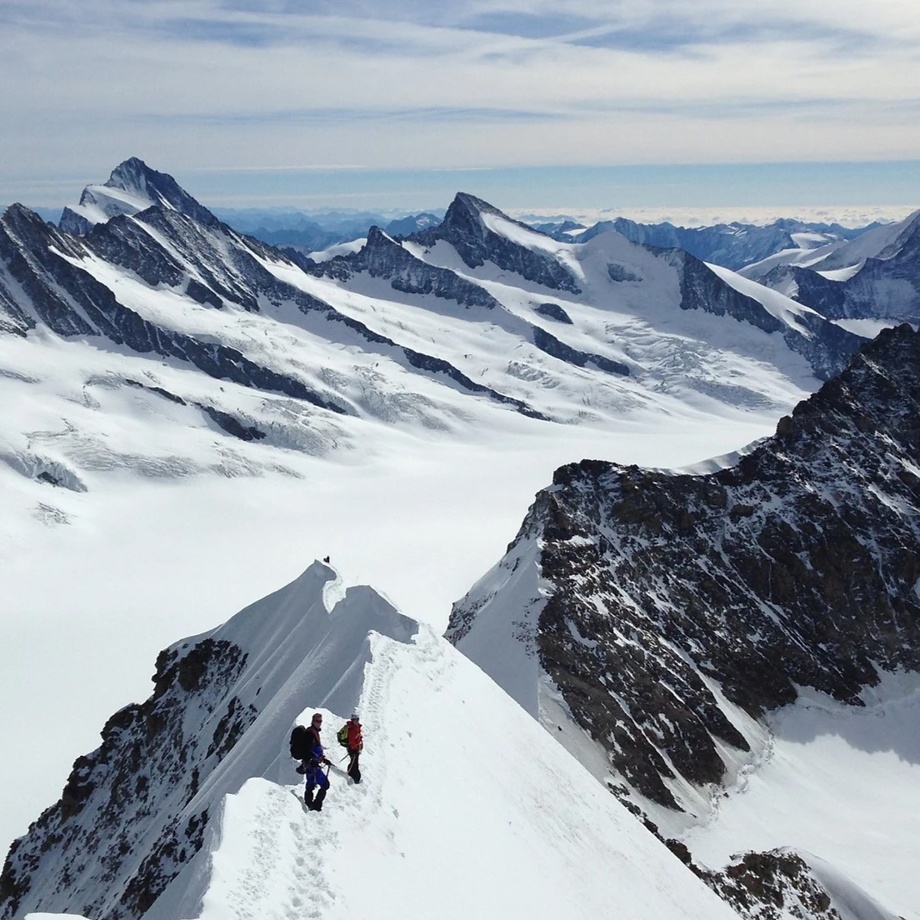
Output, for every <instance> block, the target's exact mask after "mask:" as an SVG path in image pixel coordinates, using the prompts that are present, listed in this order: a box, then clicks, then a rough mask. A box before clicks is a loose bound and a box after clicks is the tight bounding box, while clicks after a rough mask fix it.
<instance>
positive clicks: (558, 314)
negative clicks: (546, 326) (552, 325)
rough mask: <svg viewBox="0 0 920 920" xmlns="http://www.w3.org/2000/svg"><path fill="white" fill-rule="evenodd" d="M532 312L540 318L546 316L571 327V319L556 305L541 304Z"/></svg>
mask: <svg viewBox="0 0 920 920" xmlns="http://www.w3.org/2000/svg"><path fill="white" fill-rule="evenodd" d="M534 311H535V312H536V313H539V314H540V316H548V317H549V318H550V319H554V320H556V322H557V323H565V324H566V325H567V326H571V325H572V317H571V316H569V314H568V313H566V312H565V310H563V308H562V307H560V306H559V304H557V303H541V304H539V305H538V306H536V307H534Z"/></svg>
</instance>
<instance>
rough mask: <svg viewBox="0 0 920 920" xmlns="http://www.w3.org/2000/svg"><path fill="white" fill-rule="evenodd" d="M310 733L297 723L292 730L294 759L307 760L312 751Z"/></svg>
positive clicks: (292, 755) (292, 754)
mask: <svg viewBox="0 0 920 920" xmlns="http://www.w3.org/2000/svg"><path fill="white" fill-rule="evenodd" d="M312 747H313V746H312V745H311V744H310V733H309V732H308V731H307V730H306V729H305V728H304V727H303V726H302V725H295V726H294V731H292V732H291V757H293V758H294V760H306V759H307V758H308V757H309V756H310V753H311V751H312Z"/></svg>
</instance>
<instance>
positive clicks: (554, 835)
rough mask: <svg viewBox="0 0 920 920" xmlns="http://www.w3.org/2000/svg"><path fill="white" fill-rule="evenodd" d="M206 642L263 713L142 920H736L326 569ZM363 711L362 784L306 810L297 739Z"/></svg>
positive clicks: (562, 758)
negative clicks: (291, 738) (312, 725)
mask: <svg viewBox="0 0 920 920" xmlns="http://www.w3.org/2000/svg"><path fill="white" fill-rule="evenodd" d="M323 608H325V610H327V611H328V613H326V612H324V609H323ZM380 630H383V631H382V632H381V631H380ZM384 633H388V635H385V634H384ZM362 637H363V638H362ZM198 638H199V639H200V638H205V637H198ZM207 638H211V639H215V640H217V639H221V640H227V641H231V642H233V643H234V644H236V645H239V646H240V647H241V648H244V649H246V650H247V651H248V653H249V659H248V662H247V666H246V670H245V672H244V673H243V674H242V675H241V677H240V679H239V681H238V682H237V683H236V684H235V685H234V686H233V687H232V688H227V690H226V693H227V694H228V695H229V694H230V693H233V694H234V695H235V696H236V697H237V698H239V699H241V700H243V704H244V705H245V701H246V700H247V699H249V698H250V696H251V692H250V691H251V689H252V688H253V687H255V686H258V687H259V690H260V692H259V694H258V697H259V702H258V704H257V705H258V706H260V712H259V715H258V717H257V718H256V720H255V722H254V723H253V724H252V726H251V727H250V728H249V729H248V730H246V731H245V733H244V734H243V735H242V737H241V738H240V740H239V741H238V742H237V743H236V745H235V746H234V747H233V748H232V749H231V750H230V752H229V754H227V756H226V758H225V759H224V760H223V761H222V762H221V763H220V765H219V766H217V767H216V768H214V769H213V770H212V772H211V773H210V775H208V774H206V773H204V772H203V773H202V783H201V788H200V791H199V792H198V793H197V795H196V796H195V797H194V798H193V799H192V800H191V801H190V802H189V803H188V805H187V806H186V809H185V811H184V812H183V814H187V813H189V812H191V811H194V810H200V808H201V806H202V805H203V804H207V805H208V806H209V810H210V812H211V814H212V815H217V816H219V817H217V818H216V819H214V820H212V823H211V824H210V825H209V827H208V829H207V831H206V835H205V844H204V846H203V848H202V849H201V850H199V852H198V854H197V856H196V857H195V858H194V859H193V860H192V862H191V863H189V864H187V866H186V868H185V870H184V871H182V872H181V873H180V874H179V875H178V876H177V877H176V878H175V879H174V880H173V882H172V883H171V884H170V885H169V887H168V888H167V889H166V890H165V892H164V893H163V894H162V895H161V896H160V898H159V900H158V901H157V902H156V903H155V905H154V907H153V908H152V909H151V910H150V911H149V912H148V913H147V914H146V916H147V917H149V918H151V920H167V918H169V920H179V918H186V920H191V918H200V920H221V918H228V917H259V918H263V920H269V918H278V920H282V918H289V917H291V916H294V915H296V916H308V917H310V916H323V917H325V918H330V920H332V918H337V917H342V918H345V917H349V918H353V917H374V918H380V920H387V918H397V917H398V918H404V917H422V916H438V917H442V918H464V917H470V916H477V917H483V918H491V917H496V918H497V917H507V916H527V917H533V918H547V920H548V918H551V917H560V916H564V917H566V918H572V920H576V918H586V920H587V918H596V917H597V916H607V915H614V916H617V917H622V918H624V920H629V918H635V920H639V918H644V917H648V916H650V915H651V916H664V917H668V918H673V920H684V918H686V920H691V918H693V920H704V918H705V920H718V918H724V920H729V918H731V917H734V916H735V914H734V912H733V911H732V910H731V909H730V908H729V907H727V906H726V905H725V904H724V903H723V902H721V901H720V900H719V899H718V898H717V897H716V896H715V895H714V894H713V893H712V892H711V891H710V890H709V889H708V888H706V887H705V886H704V885H703V883H702V882H701V881H699V879H697V878H696V876H694V875H693V874H692V873H691V872H690V871H689V870H688V869H687V868H686V867H685V866H684V865H683V864H682V863H681V862H680V861H679V860H678V859H677V858H676V857H675V856H674V855H673V854H672V853H671V852H670V851H669V850H668V849H667V848H666V847H664V845H662V844H661V843H660V842H659V841H658V840H657V839H656V838H655V837H653V836H652V835H651V834H649V833H648V832H647V831H646V830H645V829H644V828H643V827H642V826H641V824H639V823H638V822H637V821H636V820H635V819H634V818H633V816H632V815H630V814H629V813H628V812H627V811H626V810H625V808H623V807H622V806H621V805H620V804H619V803H618V802H617V801H616V800H615V799H614V797H613V796H612V795H610V793H609V792H608V791H607V790H606V789H605V788H604V787H603V786H601V785H600V784H598V783H597V782H596V781H595V780H594V779H593V777H591V776H590V775H589V774H588V773H586V772H585V771H584V770H583V769H582V768H581V767H580V766H579V765H578V763H577V762H576V761H575V760H574V759H573V758H572V757H571V756H570V755H569V754H568V753H567V752H566V751H565V750H564V749H563V748H562V747H561V746H560V745H558V744H557V743H556V741H555V740H554V739H553V738H552V737H550V736H549V735H548V734H547V733H546V732H545V731H543V730H542V729H541V728H540V727H539V726H537V725H536V724H535V723H534V722H533V720H531V719H530V718H529V717H528V716H527V715H526V714H525V713H524V712H523V711H522V710H521V709H520V707H518V706H517V705H516V704H515V703H514V702H513V701H512V700H511V699H510V698H508V697H507V696H506V695H505V694H504V693H503V692H502V691H501V690H500V689H499V688H498V687H497V685H495V684H494V683H493V682H492V681H491V680H490V679H489V678H488V677H487V676H486V675H485V674H484V673H483V672H482V671H480V670H479V669H478V668H477V667H475V666H474V665H473V664H472V663H471V662H470V661H469V660H468V659H466V658H464V657H463V656H462V655H461V654H460V653H458V652H457V651H456V650H455V649H454V648H453V647H451V646H450V645H449V644H448V643H447V642H446V641H445V640H443V639H442V638H440V637H438V636H437V635H436V634H435V633H434V632H433V631H432V630H431V629H430V628H429V627H426V626H423V625H419V624H417V623H412V622H411V621H409V620H407V619H406V618H403V617H401V616H399V614H398V613H397V612H396V611H395V610H394V609H393V608H392V607H391V606H390V605H389V604H387V603H386V602H385V601H384V600H383V599H382V598H380V597H379V596H378V595H377V594H376V593H375V592H373V591H372V590H371V589H370V588H366V587H357V588H350V589H348V591H346V592H343V591H342V589H341V585H340V583H337V581H336V574H335V572H334V570H332V569H331V568H330V567H329V566H327V565H324V564H323V563H319V562H317V563H314V564H313V565H312V566H311V567H310V568H309V569H308V570H307V571H306V572H305V573H304V574H303V575H302V576H301V577H300V578H298V579H297V580H296V581H295V582H293V583H292V584H291V585H288V586H287V587H286V588H284V589H282V590H281V591H278V592H276V593H275V594H273V595H272V596H270V597H268V598H265V599H263V600H262V601H260V602H259V603H257V604H254V605H251V606H250V607H249V608H247V609H245V610H243V611H241V613H240V614H238V615H237V616H236V617H235V618H233V619H232V620H230V621H229V622H228V623H227V624H225V626H223V627H221V628H219V629H218V630H215V631H212V632H211V633H209V634H208V635H207ZM195 641H196V640H187V641H186V642H184V643H181V644H178V645H177V646H176V648H179V647H188V646H189V645H191V644H192V643H194V642H195ZM247 688H249V690H247ZM247 693H249V695H248V696H247ZM356 700H357V707H358V710H359V712H360V713H361V715H362V722H363V725H364V733H365V753H364V754H363V756H362V772H363V773H364V782H362V784H361V785H359V786H355V785H354V784H352V783H350V781H349V780H347V779H346V777H345V776H344V774H343V772H342V770H341V768H340V767H335V768H334V769H333V770H332V774H331V788H330V792H329V795H328V796H327V799H326V804H325V807H324V810H323V812H322V813H320V814H317V813H313V812H308V811H306V809H305V808H304V806H303V804H302V802H301V801H300V798H299V796H300V791H301V788H302V787H301V786H300V785H299V784H298V777H297V775H296V773H295V772H294V770H293V765H294V764H293V761H291V760H290V758H289V756H288V755H287V750H286V747H287V738H288V735H289V732H290V728H291V726H292V724H293V723H294V722H295V721H304V720H308V719H309V717H310V714H311V713H312V712H313V711H314V710H319V711H321V712H323V713H324V715H325V719H326V734H327V736H329V737H327V739H326V740H327V744H328V743H329V738H330V737H331V734H332V731H333V730H334V729H335V728H337V727H338V725H339V724H341V721H344V718H346V717H347V714H348V713H349V712H350V711H351V709H352V708H354V706H355V701H356ZM192 716H194V713H190V717H192ZM330 753H331V755H332V756H333V757H335V758H336V759H338V754H337V753H336V752H335V751H332V750H331V749H330ZM87 807H89V806H87ZM71 820H75V819H71ZM80 820H89V818H86V819H84V818H80ZM113 832H114V829H113ZM102 836H103V838H104V837H105V836H107V835H102ZM62 855H63V856H64V857H66V853H64V854H62ZM39 871H41V869H39ZM90 871H91V872H95V871H98V870H95V869H92V868H91V869H90ZM114 894H116V892H110V894H109V896H110V897H112V896H114ZM48 906H50V905H47V904H46V905H45V906H44V907H43V909H47V908H48Z"/></svg>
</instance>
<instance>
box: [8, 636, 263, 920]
mask: <svg viewBox="0 0 920 920" xmlns="http://www.w3.org/2000/svg"><path fill="white" fill-rule="evenodd" d="M246 661H247V656H246V654H245V652H243V650H242V649H240V648H239V647H238V646H235V645H233V644H232V643H230V642H227V641H225V640H216V641H215V640H213V639H204V640H202V641H200V642H197V643H195V644H185V645H182V646H178V647H174V648H172V649H168V650H167V651H164V652H162V653H161V654H160V657H159V659H158V660H157V667H156V673H155V675H154V678H153V680H154V688H155V689H154V692H153V695H152V696H151V697H150V698H149V699H148V700H147V701H146V702H145V703H143V704H140V705H131V706H127V707H125V708H124V709H122V710H121V711H120V712H117V713H115V715H114V716H112V717H111V718H110V719H109V721H108V722H107V723H106V725H105V728H103V730H102V745H101V746H100V747H99V748H98V749H97V750H96V751H94V752H93V753H92V754H89V755H88V756H85V757H80V758H78V759H77V761H76V762H75V763H74V767H73V771H72V773H71V774H70V778H69V779H68V781H67V785H66V786H65V787H64V791H63V793H62V795H61V799H60V801H59V802H58V803H57V804H56V805H54V806H52V807H51V808H49V809H48V810H47V811H45V812H44V813H43V814H42V816H41V817H40V818H39V819H38V821H36V822H35V823H34V824H33V825H32V826H31V827H30V829H29V833H28V834H27V835H26V836H25V837H22V838H20V839H19V840H17V841H16V842H15V843H14V844H13V846H12V847H11V849H10V852H9V855H8V857H7V860H6V863H5V865H4V867H3V872H2V875H0V916H2V917H4V918H13V917H17V916H20V908H21V906H22V905H23V904H27V905H28V910H30V911H32V910H41V909H42V905H44V904H47V905H55V910H56V911H57V910H59V909H60V905H61V904H62V903H66V904H67V905H68V908H67V912H69V913H79V914H83V915H84V916H87V917H99V918H112V920H114V918H129V917H140V916H141V915H142V914H143V913H144V912H145V911H146V910H147V909H148V908H149V907H150V906H151V905H152V904H153V902H154V901H155V900H156V898H157V897H158V896H159V895H160V894H161V893H162V891H163V890H164V889H165V888H166V886H167V885H168V884H169V882H170V881H171V880H172V879H173V878H174V877H175V876H176V875H177V874H178V872H179V871H180V869H181V868H182V866H184V865H185V864H186V863H187V862H188V860H189V859H191V857H192V855H194V853H196V852H197V851H198V849H200V847H201V845H202V841H203V834H204V829H205V826H206V824H207V819H208V814H207V809H206V808H202V806H200V805H196V803H195V801H194V799H195V796H196V793H197V792H198V788H199V784H200V782H201V781H202V778H203V777H204V776H207V775H208V774H209V773H210V772H211V771H212V770H213V769H214V768H215V767H216V766H217V764H219V763H220V762H221V761H222V760H223V759H224V758H225V757H226V756H227V754H228V753H229V752H230V751H231V750H232V749H233V747H234V745H235V744H236V742H237V741H238V740H239V738H240V737H241V735H242V734H243V732H244V731H245V730H246V729H247V728H248V727H249V726H250V725H251V724H252V722H253V720H254V719H255V716H256V712H255V709H254V708H253V707H252V706H251V705H244V704H243V703H241V701H240V700H239V699H238V698H237V697H236V696H231V697H229V699H228V697H227V694H228V690H229V688H230V687H232V686H233V684H234V682H235V681H236V679H237V678H238V677H239V675H240V674H241V673H242V671H243V669H244V668H245V666H246ZM192 713H194V716H191V715H190V714H192ZM113 828H114V829H116V830H117V834H116V835H115V836H114V837H113V836H112V829H113ZM39 867H41V872H40V879H39V875H38V874H36V873H37V871H38V869H39ZM87 874H91V875H93V876H94V877H96V878H98V879H100V880H101V881H102V882H104V883H106V884H103V885H97V886H95V887H94V888H93V889H91V890H92V891H93V892H94V895H92V896H91V900H89V901H86V900H77V899H78V898H80V897H81V894H80V893H82V894H83V895H85V894H86V891H87V889H86V888H81V886H79V885H74V879H76V878H79V877H81V876H84V875H87ZM109 891H118V892H121V894H120V895H119V896H117V897H115V896H112V895H111V894H109V893H108V892H109Z"/></svg>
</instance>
